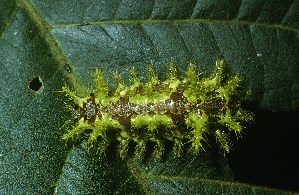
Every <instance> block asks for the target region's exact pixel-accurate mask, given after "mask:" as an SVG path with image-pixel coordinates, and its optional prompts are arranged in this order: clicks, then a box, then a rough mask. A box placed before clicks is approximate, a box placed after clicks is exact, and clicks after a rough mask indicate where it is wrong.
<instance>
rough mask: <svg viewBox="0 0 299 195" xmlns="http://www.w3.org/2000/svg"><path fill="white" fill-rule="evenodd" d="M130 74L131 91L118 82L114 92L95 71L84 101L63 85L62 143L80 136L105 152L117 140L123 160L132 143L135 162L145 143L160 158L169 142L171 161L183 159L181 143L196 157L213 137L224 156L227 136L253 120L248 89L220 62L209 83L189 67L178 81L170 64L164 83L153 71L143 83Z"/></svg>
mask: <svg viewBox="0 0 299 195" xmlns="http://www.w3.org/2000/svg"><path fill="white" fill-rule="evenodd" d="M130 74H131V85H130V86H129V85H126V84H125V82H124V81H123V80H122V78H121V77H117V79H116V81H117V82H116V83H117V87H116V89H115V90H112V89H111V88H110V87H109V85H108V83H107V82H106V81H105V80H104V73H103V71H101V70H98V69H97V70H96V71H95V79H94V81H95V87H94V89H92V90H91V93H90V95H89V96H86V97H81V96H79V95H78V94H77V93H76V91H72V90H71V89H70V88H69V87H68V86H66V85H65V86H63V87H62V92H64V94H65V95H66V96H67V97H68V99H69V100H71V102H72V103H71V106H70V107H69V108H70V110H71V112H72V117H73V118H72V119H70V120H69V122H70V123H71V125H70V128H69V129H68V131H67V133H65V134H64V135H63V139H64V140H78V139H81V138H82V137H83V138H84V140H86V141H87V143H89V144H91V145H93V143H95V142H97V143H100V145H101V146H102V147H101V148H102V150H103V151H105V149H106V148H107V147H108V146H109V144H110V143H111V142H112V141H115V140H117V141H118V142H119V144H118V153H119V155H120V157H121V158H125V157H126V156H127V153H128V146H129V143H130V142H135V143H136V148H135V154H136V155H137V156H138V157H142V156H143V155H144V153H145V151H146V145H147V143H148V142H153V143H154V145H155V157H156V158H158V159H159V158H161V156H162V155H163V152H164V143H165V141H171V142H172V143H173V151H174V154H175V156H177V157H181V156H182V153H183V145H184V143H186V142H190V143H191V146H192V148H193V150H194V152H196V153H198V152H199V151H200V150H202V149H204V145H203V144H204V143H205V142H207V137H208V135H212V136H215V138H216V139H215V140H216V141H217V143H218V144H219V145H220V147H221V148H222V150H223V151H224V154H225V153H229V152H230V149H231V144H230V140H229V134H230V132H234V133H236V134H237V135H240V134H241V133H242V131H243V129H244V127H243V126H242V123H243V122H244V121H252V120H253V115H252V114H251V113H250V112H248V111H246V110H245V109H243V108H242V103H243V101H244V99H245V98H246V97H247V96H248V94H249V91H250V90H245V89H243V88H242V87H241V86H240V83H241V80H240V78H239V77H238V76H233V77H229V76H228V74H227V66H226V63H225V62H224V60H216V68H215V70H214V73H213V74H212V75H211V76H210V77H209V78H199V74H198V73H197V70H196V67H195V66H194V65H192V64H190V65H189V66H188V67H187V70H186V72H185V75H184V76H182V77H179V76H178V74H177V70H176V68H175V67H174V66H171V65H170V66H169V73H168V78H167V79H166V80H164V81H161V80H159V78H158V76H157V73H156V71H155V69H154V68H153V67H149V68H148V75H149V80H148V82H146V83H143V82H142V81H141V79H140V77H139V76H138V74H137V72H136V70H135V69H132V70H131V71H130Z"/></svg>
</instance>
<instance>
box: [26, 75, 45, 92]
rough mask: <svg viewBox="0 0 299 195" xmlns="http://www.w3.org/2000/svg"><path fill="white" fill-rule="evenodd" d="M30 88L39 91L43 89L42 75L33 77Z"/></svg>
mask: <svg viewBox="0 0 299 195" xmlns="http://www.w3.org/2000/svg"><path fill="white" fill-rule="evenodd" d="M28 87H29V89H31V90H33V91H35V92H39V91H41V90H42V89H43V83H42V80H41V78H40V77H35V78H34V79H32V80H31V81H30V83H29V85H28Z"/></svg>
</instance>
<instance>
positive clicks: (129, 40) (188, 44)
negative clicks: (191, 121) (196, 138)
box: [0, 0, 299, 194]
mask: <svg viewBox="0 0 299 195" xmlns="http://www.w3.org/2000/svg"><path fill="white" fill-rule="evenodd" d="M298 11H299V1H298V0H286V1H283V2H282V1H278V0H273V1H259V0H254V1H249V0H233V1H227V0H220V1H215V0H207V1H202V0H198V1H196V0H183V1H179V0H166V1H150V0H147V1H144V0H143V1H142V0H135V1H131V0H111V1H92V0H84V1H83V0H80V1H71V0H64V1H62V0H53V1H46V0H31V1H30V0H0V167H1V169H0V193H4V194H13V193H16V194H24V193H29V194H36V193H43V194H53V193H56V194H68V193H72V194H94V193H99V194H117V193H118V194H170V193H173V194H200V193H205V194H215V193H223V194H252V193H260V194H288V193H289V192H287V191H279V190H273V189H269V188H264V187H257V186H254V185H249V184H242V183H238V182H236V181H235V180H234V174H233V172H232V171H231V167H229V164H228V162H227V160H226V158H225V157H223V155H222V152H221V151H215V150H214V146H213V144H212V143H211V144H210V143H209V145H208V147H207V149H206V151H205V152H203V153H201V154H200V155H195V154H193V153H192V152H188V147H186V154H185V156H183V158H182V159H177V158H173V157H172V156H173V155H172V152H171V150H170V149H169V150H167V149H166V152H165V157H164V158H163V159H162V160H161V161H157V160H155V159H154V158H153V156H152V153H151V151H152V149H151V148H150V147H151V146H149V149H148V156H147V157H146V158H145V159H144V160H142V161H140V160H137V159H135V158H134V154H132V155H131V157H130V158H128V159H126V160H125V161H122V160H120V159H119V158H118V157H117V156H116V155H115V150H116V149H115V148H113V146H112V147H111V148H110V149H109V151H108V152H107V154H106V156H103V155H102V154H99V153H97V152H96V151H94V150H88V149H87V147H86V146H85V144H80V145H78V144H75V145H74V146H73V145H70V144H66V143H65V142H64V141H63V140H62V139H61V136H62V135H63V134H64V133H65V131H66V130H65V128H64V122H65V121H66V120H68V118H69V115H68V113H67V112H66V111H65V108H64V107H65V101H66V98H65V97H64V96H63V95H62V94H61V93H60V92H59V91H60V90H61V87H62V86H63V85H64V83H68V84H69V85H71V86H79V84H78V83H80V85H81V83H82V86H85V87H91V86H92V79H93V76H92V75H93V73H94V71H95V69H96V68H98V67H102V68H103V72H104V73H105V75H106V77H107V79H109V77H110V76H111V75H112V73H114V72H118V73H119V74H120V75H122V77H123V78H124V80H125V82H127V83H129V70H130V69H131V68H132V67H134V68H136V70H137V72H138V73H139V74H140V75H141V76H142V77H145V76H146V71H145V69H146V67H148V65H149V64H154V65H155V67H156V69H157V72H158V75H159V76H160V78H161V79H162V80H163V78H165V77H166V76H165V72H166V70H167V65H168V64H170V63H173V64H175V65H176V67H177V68H178V70H179V72H180V73H182V72H183V70H185V69H186V67H187V65H188V64H189V63H193V64H195V65H196V66H197V67H198V69H199V70H200V71H201V72H202V74H201V75H202V76H203V77H204V76H209V75H210V74H211V73H212V70H213V69H214V63H215V60H216V59H218V58H223V59H225V60H226V61H227V63H228V64H229V67H230V72H231V74H233V75H234V74H237V75H239V76H240V77H241V78H242V80H243V82H244V86H246V87H248V88H250V89H251V90H252V92H253V95H252V100H251V101H252V102H253V104H254V105H257V106H256V107H255V108H253V111H257V110H266V111H294V110H296V109H298V105H299V80H298V78H299V66H298V64H299V57H298V56H299V36H298V33H299V31H298V27H299V16H298ZM34 78H38V79H37V80H39V81H40V83H41V87H39V88H38V90H35V88H34V87H32V86H31V85H30V83H31V81H33V80H34ZM111 87H115V85H114V84H112V83H111ZM78 91H80V89H78ZM261 121H262V120H261ZM257 125H258V124H257ZM262 126H263V127H264V125H262ZM282 126H283V125H282ZM286 131H287V129H286ZM267 132H268V131H267ZM296 135H298V134H296ZM244 136H246V135H244ZM257 136H258V135H257ZM238 141H240V142H241V141H242V140H238ZM170 148H171V147H170ZM132 153H133V152H132ZM295 154H296V153H295ZM295 154H294V156H296V155H295ZM297 154H298V153H297ZM297 178H298V177H297ZM293 182H294V183H296V182H298V181H293ZM294 189H295V188H294Z"/></svg>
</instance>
